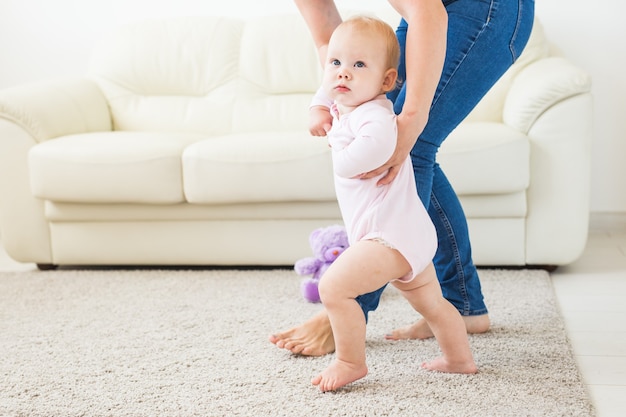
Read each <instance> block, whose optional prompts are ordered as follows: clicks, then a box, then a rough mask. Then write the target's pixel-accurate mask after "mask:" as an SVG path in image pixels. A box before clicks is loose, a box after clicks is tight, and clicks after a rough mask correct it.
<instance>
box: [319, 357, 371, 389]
mask: <svg viewBox="0 0 626 417" xmlns="http://www.w3.org/2000/svg"><path fill="white" fill-rule="evenodd" d="M365 375H367V366H366V365H365V364H362V365H355V364H352V363H348V362H343V361H339V360H335V361H334V362H333V363H332V364H330V365H329V366H328V368H326V369H324V370H323V371H322V373H321V374H319V375H318V376H316V377H315V378H313V379H312V380H311V383H312V384H313V385H317V386H318V387H319V389H320V391H322V392H326V391H335V390H338V389H339V388H341V387H343V386H345V385H348V384H349V383H351V382H354V381H356V380H359V379H361V378H363V377H365Z"/></svg>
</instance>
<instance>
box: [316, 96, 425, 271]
mask: <svg viewBox="0 0 626 417" xmlns="http://www.w3.org/2000/svg"><path fill="white" fill-rule="evenodd" d="M331 113H332V115H333V125H332V128H331V130H330V131H329V132H328V141H329V143H330V145H331V147H332V156H333V170H334V174H335V175H334V178H335V192H336V193H337V200H338V202H339V207H340V209H341V214H342V217H343V220H344V223H345V226H346V231H347V233H348V239H349V242H350V244H353V243H354V242H357V241H359V240H364V239H367V240H379V241H382V242H383V243H385V244H387V245H389V246H391V247H393V248H394V249H397V250H398V251H400V253H401V254H402V255H403V256H404V257H405V259H406V260H407V261H408V262H409V264H410V265H411V268H412V271H411V272H410V273H408V274H407V275H406V276H404V277H398V279H400V280H402V281H408V280H411V279H413V278H414V277H415V276H416V275H418V274H419V273H420V272H422V271H423V270H424V269H425V268H426V267H427V266H428V264H429V263H430V262H431V261H432V259H433V257H434V255H435V251H436V249H437V232H436V231H435V227H434V225H433V223H432V221H431V220H430V217H429V216H428V213H427V212H426V209H425V208H424V205H423V204H422V202H421V200H420V199H419V197H418V195H417V189H416V185H415V177H414V173H413V165H412V163H411V158H410V157H407V159H406V161H404V163H403V164H402V166H401V167H400V168H399V171H398V175H397V176H396V178H395V179H394V180H393V181H392V182H391V183H390V184H387V185H383V186H378V185H377V184H376V183H377V181H378V180H379V179H380V178H381V177H382V176H384V174H382V175H380V176H378V177H376V178H371V179H358V178H354V177H355V176H357V175H359V174H363V173H366V172H369V171H372V170H374V169H376V168H378V167H380V166H381V165H383V164H384V163H385V162H387V161H388V160H389V158H390V157H391V155H392V154H393V152H394V150H395V148H396V142H397V133H398V132H397V125H396V115H395V113H394V111H393V105H392V103H391V101H390V100H388V99H387V98H386V97H385V96H384V95H380V96H379V97H377V98H376V99H374V100H372V101H370V102H367V103H364V104H362V105H361V106H359V107H358V108H356V109H355V110H353V111H352V112H350V113H348V114H345V115H341V116H339V114H338V112H337V108H336V106H335V105H332V106H331Z"/></svg>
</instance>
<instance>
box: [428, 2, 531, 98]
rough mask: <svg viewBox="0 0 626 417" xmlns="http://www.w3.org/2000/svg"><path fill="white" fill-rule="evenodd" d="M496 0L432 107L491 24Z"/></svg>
mask: <svg viewBox="0 0 626 417" xmlns="http://www.w3.org/2000/svg"><path fill="white" fill-rule="evenodd" d="M494 1H495V0H492V1H491V2H490V3H489V12H488V13H487V20H486V21H485V23H484V24H483V27H482V28H481V29H480V30H479V31H478V32H477V33H476V36H475V37H474V39H473V42H472V44H471V46H470V47H469V48H468V49H467V51H466V52H465V54H464V55H463V57H462V58H461V59H460V60H459V63H458V64H457V65H456V67H455V69H454V71H453V72H452V74H450V76H449V77H448V79H447V80H446V83H445V84H444V85H443V86H442V87H441V90H440V92H439V94H437V96H436V97H435V98H434V99H433V102H432V104H431V105H430V107H431V108H433V107H434V106H435V104H436V103H437V101H439V97H441V96H442V95H443V92H444V91H445V90H446V88H447V87H448V85H449V84H450V80H451V79H452V78H454V75H455V74H456V72H457V70H458V69H459V68H460V67H461V65H462V64H463V61H465V58H466V57H467V56H468V55H469V53H470V52H471V50H472V48H473V47H474V45H476V41H477V40H478V38H480V35H482V34H483V32H484V31H485V29H486V28H487V25H489V21H490V20H491V14H492V12H493V3H494ZM520 1H521V0H520Z"/></svg>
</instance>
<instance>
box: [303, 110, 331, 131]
mask: <svg viewBox="0 0 626 417" xmlns="http://www.w3.org/2000/svg"><path fill="white" fill-rule="evenodd" d="M332 123H333V117H332V115H331V114H330V111H329V110H328V107H324V106H313V107H311V108H310V109H309V133H311V135H313V136H326V133H328V131H329V130H330V128H331V126H332Z"/></svg>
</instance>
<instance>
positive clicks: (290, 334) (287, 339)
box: [269, 309, 335, 356]
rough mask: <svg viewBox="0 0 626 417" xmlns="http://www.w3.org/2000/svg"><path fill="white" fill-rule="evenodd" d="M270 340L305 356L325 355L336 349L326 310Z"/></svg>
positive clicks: (278, 345) (282, 347) (271, 337)
mask: <svg viewBox="0 0 626 417" xmlns="http://www.w3.org/2000/svg"><path fill="white" fill-rule="evenodd" d="M269 339H270V342H272V343H273V344H275V345H276V346H277V347H279V348H281V349H287V350H288V351H290V352H291V353H295V354H298V355H305V356H324V355H327V354H329V353H333V352H334V351H335V339H334V338H333V331H332V329H331V327H330V321H329V319H328V314H327V313H326V310H325V309H324V310H321V311H320V312H319V313H317V314H316V315H314V316H313V317H311V318H310V319H309V320H307V321H305V322H304V323H302V324H301V325H299V326H296V327H294V328H291V329H289V330H287V331H285V332H282V333H277V334H273V335H271V336H270V338H269Z"/></svg>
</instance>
